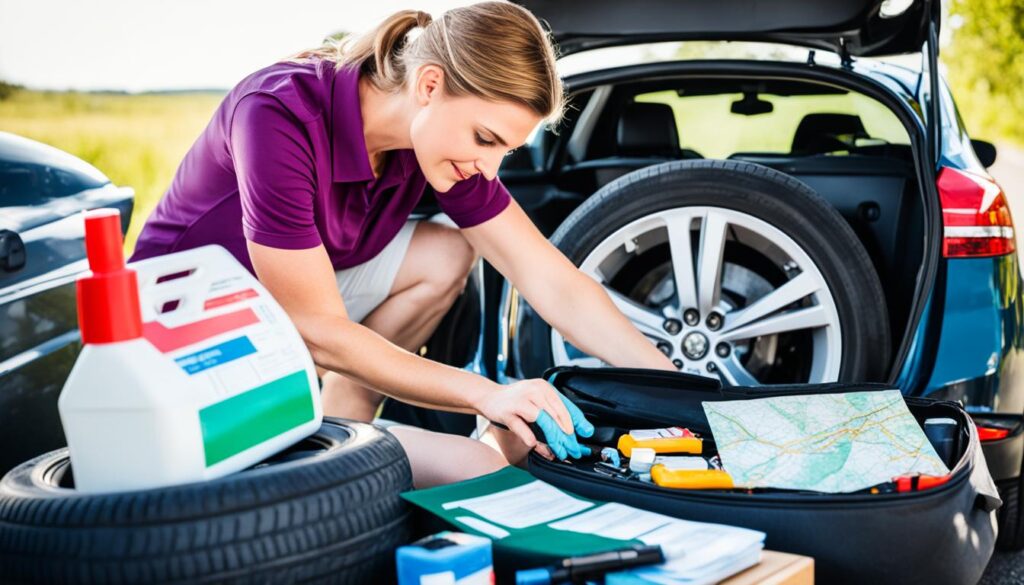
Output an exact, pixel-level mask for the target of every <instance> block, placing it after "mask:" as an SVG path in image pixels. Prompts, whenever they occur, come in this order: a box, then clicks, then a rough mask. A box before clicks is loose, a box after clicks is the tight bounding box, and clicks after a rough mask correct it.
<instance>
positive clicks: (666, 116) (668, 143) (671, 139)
mask: <svg viewBox="0 0 1024 585" xmlns="http://www.w3.org/2000/svg"><path fill="white" fill-rule="evenodd" d="M618 142H619V154H620V155H633V156H664V157H675V156H676V155H677V154H678V153H679V131H678V130H677V129H676V117H675V114H674V113H673V112H672V106H670V105H668V104H657V103H639V102H635V103H630V104H626V107H625V108H624V109H623V110H622V114H621V116H620V117H619V131H618Z"/></svg>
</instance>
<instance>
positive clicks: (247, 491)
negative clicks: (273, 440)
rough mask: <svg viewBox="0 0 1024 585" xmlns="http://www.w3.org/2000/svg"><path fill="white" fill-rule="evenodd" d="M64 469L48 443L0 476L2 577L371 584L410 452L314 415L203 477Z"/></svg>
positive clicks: (394, 540)
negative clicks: (303, 426) (220, 472)
mask: <svg viewBox="0 0 1024 585" xmlns="http://www.w3.org/2000/svg"><path fill="white" fill-rule="evenodd" d="M126 439H128V440H130V438H126ZM70 475H71V474H70V471H69V461H68V451H67V449H60V450H57V451H53V452H51V453H47V454H45V455H41V456H39V457H37V458H35V459H33V460H31V461H28V462H26V463H23V464H22V465H20V466H18V467H16V468H14V469H12V470H11V471H10V472H9V473H8V474H7V475H6V476H4V478H3V480H2V481H0V582H4V583H12V582H13V583H213V582H217V583H220V582H233V583H234V582H238V583H243V582H253V583H271V582H273V583H278V582H289V583H292V582H300V581H301V582H320V581H327V582H331V583H369V582H383V581H382V579H383V580H384V581H387V580H388V579H389V577H388V575H391V574H393V571H394V568H393V567H394V551H395V548H396V547H397V546H400V545H402V544H404V543H406V542H407V541H408V532H407V530H408V527H407V516H408V508H407V507H406V504H405V503H404V501H403V500H402V499H401V498H400V497H399V494H400V493H401V492H402V491H404V490H408V489H411V487H412V472H411V470H410V468H409V462H408V460H407V459H406V456H405V452H404V451H403V450H402V447H401V445H400V444H399V443H398V440H397V439H395V438H394V437H393V436H392V435H391V434H389V433H387V432H384V431H381V430H379V429H377V428H375V427H373V426H371V425H368V424H362V423H356V422H349V421H344V420H340V419H329V418H328V419H324V424H323V425H322V427H321V428H320V430H319V431H318V432H317V433H315V434H314V435H313V436H311V437H309V438H307V439H305V440H303V441H301V442H299V443H297V444H296V445H294V446H293V447H291V448H290V449H288V450H286V451H284V452H282V453H279V454H278V455H276V456H275V457H273V458H271V459H269V460H267V461H265V462H263V463H260V464H258V465H256V466H254V467H252V468H250V469H247V470H244V471H241V472H239V473H235V474H231V475H228V476H226V477H222V478H219V479H216V480H211V481H206V482H199V483H191V484H185V485H179V486H172V487H167V488H158V489H151V490H141V491H131V492H122V493H108V494H80V493H77V492H76V491H75V490H74V489H73V487H72V486H73V478H71V477H70Z"/></svg>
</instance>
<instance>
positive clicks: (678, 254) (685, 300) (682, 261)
mask: <svg viewBox="0 0 1024 585" xmlns="http://www.w3.org/2000/svg"><path fill="white" fill-rule="evenodd" d="M666 220H667V225H668V243H669V249H670V250H671V254H672V276H673V277H674V279H675V284H676V294H677V295H678V297H679V309H680V311H684V310H686V309H693V308H696V307H697V282H696V279H695V278H694V272H693V246H692V245H691V244H690V224H691V223H693V216H692V215H690V214H689V213H683V212H681V211H677V212H674V213H673V214H672V215H671V216H667V217H666Z"/></svg>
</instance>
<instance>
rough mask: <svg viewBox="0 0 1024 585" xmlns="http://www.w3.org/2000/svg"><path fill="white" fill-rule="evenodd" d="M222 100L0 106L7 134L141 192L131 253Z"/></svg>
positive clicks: (83, 97) (81, 97) (203, 96)
mask: <svg viewBox="0 0 1024 585" xmlns="http://www.w3.org/2000/svg"><path fill="white" fill-rule="evenodd" d="M221 97H222V96H220V95H216V94H212V93H196V94H166V95H159V94H151V95H119V94H83V93H52V92H34V91H18V92H15V93H14V95H12V96H11V97H9V98H8V99H6V100H2V101H0V130H3V131H5V132H12V133H14V134H18V135H20V136H25V137H27V138H32V139H33V140H38V141H40V142H45V143H46V144H50V145H52V146H55V147H57V148H59V149H61V150H65V151H67V152H70V153H71V154H73V155H75V156H77V157H79V158H81V159H83V160H85V161H87V162H89V163H90V164H92V165H94V166H95V167H96V168H98V169H100V170H101V171H103V173H104V174H106V175H107V176H108V177H110V179H111V180H112V181H113V182H114V183H116V184H118V185H123V186H127V187H132V188H133V189H135V194H136V197H135V212H134V213H133V214H132V221H131V227H130V228H129V230H128V235H127V238H126V241H125V249H126V250H127V251H131V250H132V249H133V248H134V246H135V239H136V238H137V237H138V234H139V230H140V229H142V224H143V222H144V221H145V219H146V217H148V216H149V214H150V212H151V211H152V210H153V207H154V206H155V205H156V203H157V201H159V200H160V197H161V196H162V195H163V193H164V191H165V190H166V189H167V186H168V185H170V182H171V177H173V176H174V171H175V169H176V168H177V166H178V163H180V162H181V159H182V157H184V155H185V152H186V151H188V148H189V147H190V146H191V145H192V142H193V141H195V139H196V137H198V136H199V133H200V132H202V130H203V128H204V127H205V126H206V123H207V122H208V121H209V119H210V116H211V115H212V114H213V111H214V109H216V107H217V104H218V103H220V100H221Z"/></svg>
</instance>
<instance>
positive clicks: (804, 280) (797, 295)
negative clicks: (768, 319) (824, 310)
mask: <svg viewBox="0 0 1024 585" xmlns="http://www.w3.org/2000/svg"><path fill="white" fill-rule="evenodd" d="M820 289H821V283H819V282H818V281H817V279H815V278H814V277H813V276H811V275H810V274H808V273H806V272H802V273H800V274H799V275H797V277H796V278H794V279H793V280H790V281H789V282H787V283H786V284H784V285H782V286H780V287H779V288H777V289H775V290H774V291H772V292H770V293H768V294H767V295H765V296H764V297H762V298H760V299H758V300H757V301H756V302H755V303H754V304H752V305H750V306H749V307H746V308H744V309H741V310H739V311H735V312H732V313H729V314H728V315H726V317H725V326H724V327H723V328H722V332H723V333H728V332H730V331H733V330H734V329H738V328H740V327H743V326H745V325H748V324H750V323H752V322H754V321H757V320H758V319H761V318H763V317H765V316H767V315H770V314H772V313H774V312H776V311H778V310H780V309H782V308H783V307H786V306H788V305H791V304H792V303H794V302H796V301H799V300H800V299H802V298H805V297H807V296H810V295H812V294H814V293H816V292H818V291H819V290H820Z"/></svg>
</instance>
